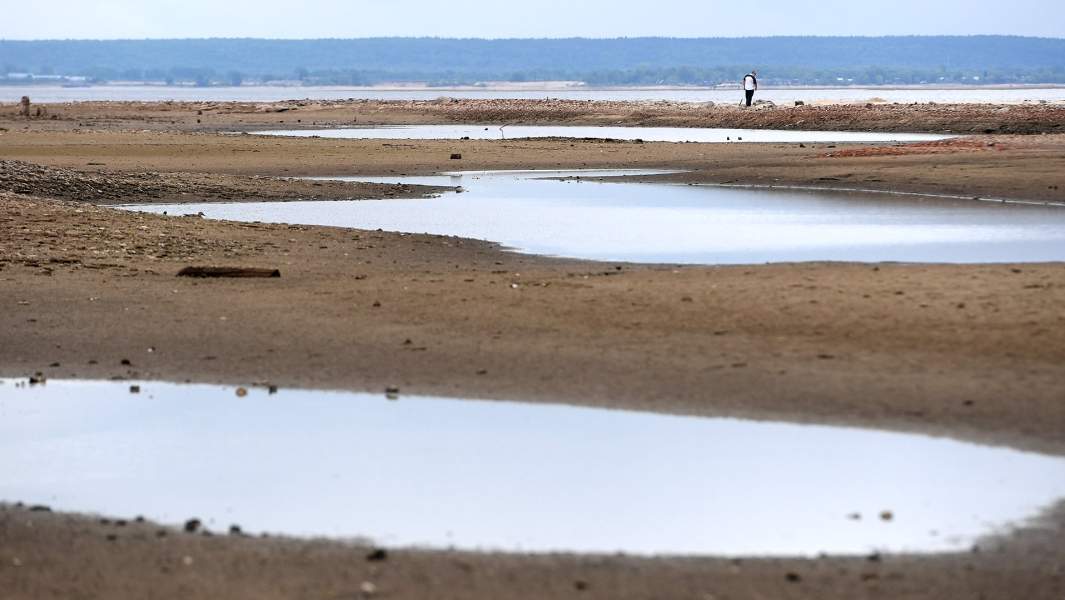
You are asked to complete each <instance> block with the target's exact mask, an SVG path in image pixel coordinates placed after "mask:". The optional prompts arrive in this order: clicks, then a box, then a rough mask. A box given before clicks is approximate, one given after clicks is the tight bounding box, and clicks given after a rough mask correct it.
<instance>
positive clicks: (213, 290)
mask: <svg viewBox="0 0 1065 600" xmlns="http://www.w3.org/2000/svg"><path fill="white" fill-rule="evenodd" d="M271 106H272V108H271V110H276V109H279V108H284V105H271ZM297 108H300V109H301V110H302V109H303V108H305V107H297ZM63 110H66V109H63ZM69 110H70V111H72V114H69V115H66V116H63V117H61V118H59V119H56V120H55V121H52V120H51V119H42V120H30V121H21V120H16V119H7V120H3V121H0V127H3V128H5V129H6V130H7V131H3V132H0V156H2V157H3V158H5V159H12V160H19V161H23V162H29V163H34V164H36V165H39V166H52V167H58V168H61V169H62V170H61V171H58V172H54V171H52V170H49V169H43V170H42V171H40V173H39V175H38V176H37V177H36V180H37V181H38V183H37V184H35V185H36V187H30V188H28V189H22V188H18V192H19V193H15V188H14V187H13V186H9V187H8V188H5V191H4V192H3V194H2V195H0V304H2V306H3V309H4V310H3V311H0V331H3V332H4V333H3V334H2V335H3V338H2V341H3V343H0V375H3V376H11V377H27V376H29V375H32V374H34V373H37V372H40V373H41V374H42V376H43V377H45V378H93V379H110V378H127V379H143V380H169V381H184V380H187V379H188V380H194V381H199V382H217V383H231V384H242V385H248V384H251V383H255V382H261V383H269V384H273V385H278V386H281V387H301V388H336V389H349V390H368V391H382V390H384V389H385V388H386V387H393V386H394V387H398V388H400V389H401V390H403V393H417V394H424V395H441V396H451V397H471V398H485V399H510V400H521V401H526V402H538V401H541V402H565V403H571V404H583V405H590V406H601V407H619V408H628V409H634V410H643V411H655V412H662V413H675V414H689V415H711V416H720V415H732V416H745V417H751V418H756V419H781V420H789V421H797V422H811V423H835V424H855V425H862V426H868V427H876V428H884V429H893V430H900V431H915V432H923V433H931V434H935V435H946V436H950V437H957V438H964V439H968V440H974V441H982V442H992V443H997V444H1006V445H1010V446H1014V447H1017V448H1022V449H1027V450H1036V451H1042V452H1048V453H1053V454H1065V446H1063V443H1062V440H1063V439H1065V435H1063V432H1065V404H1063V403H1062V402H1061V390H1062V389H1063V388H1065V367H1063V365H1065V327H1063V324H1065V315H1063V314H1062V312H1061V310H1060V307H1061V306H1063V305H1065V265H1063V264H1062V263H1040V264H1030V263H1027V264H1024V263H1022V264H993V265H991V264H984V265H936V264H878V265H873V264H860V263H850V264H839V263H799V264H774V265H747V266H730V267H695V266H689V267H677V266H675V265H633V264H625V263H601V262H587V261H579V260H561V259H549V258H544V257H538V256H527V255H518V254H514V253H510V252H506V251H504V250H503V249H501V248H499V247H498V246H496V245H494V244H491V243H487V242H477V241H472V240H465V239H460V238H453V237H444V236H428V235H412V234H399V233H388V232H383V231H381V232H378V231H358V230H351V229H342V228H334V227H323V226H290V225H281V224H262V223H240V224H237V223H228V222H216V221H209V220H205V219H201V218H198V217H175V216H157V215H147V214H133V213H128V212H122V211H117V210H114V209H111V208H107V207H102V206H98V205H97V204H98V203H104V202H113V201H114V198H112V197H111V196H110V195H108V194H100V193H96V192H94V191H93V190H94V189H101V187H100V186H103V185H105V182H108V181H111V182H113V185H114V186H116V187H113V188H106V189H114V190H121V189H124V188H122V187H121V185H126V184H125V183H122V182H127V181H128V180H127V179H126V178H128V177H133V175H131V174H132V173H137V172H152V173H162V174H176V173H194V174H197V175H195V176H193V177H191V178H189V179H188V181H190V182H193V183H194V182H195V181H196V180H197V179H196V178H204V179H203V180H205V181H209V180H210V179H209V178H207V176H208V175H212V174H219V175H224V176H226V177H235V178H240V177H246V176H255V175H258V176H264V177H265V176H279V175H282V176H283V175H360V174H374V175H389V174H396V175H401V174H404V173H405V174H428V173H433V172H437V171H442V170H454V169H456V168H457V167H461V168H463V169H488V168H555V167H564V168H588V167H601V168H626V167H628V168H632V167H638V168H663V169H676V168H682V169H691V170H692V171H693V172H692V173H688V174H684V175H671V176H667V177H669V178H673V180H674V181H681V182H690V183H696V182H699V183H732V184H762V185H812V186H825V187H833V188H847V187H870V188H879V189H897V190H904V191H919V192H935V193H953V194H957V195H967V196H970V197H971V196H981V197H989V196H990V197H1004V198H1012V199H1018V200H1032V201H1061V200H1062V199H1063V198H1062V192H1061V190H1060V189H1059V185H1060V183H1062V182H1061V181H1060V179H1061V173H1063V172H1065V152H1063V148H1065V143H1063V140H1062V136H1060V135H1046V136H994V135H993V136H983V135H981V136H980V137H978V138H966V139H965V140H964V141H952V142H934V143H927V144H918V145H894V144H892V145H886V146H875V145H847V146H843V145H833V144H816V145H807V147H805V148H802V147H799V146H797V145H794V144H766V145H751V146H742V147H741V146H725V145H720V146H716V147H711V146H710V145H701V144H664V143H663V144H636V143H619V142H605V141H587V142H581V141H562V140H540V141H507V142H489V141H479V142H477V141H470V142H455V141H447V142H428V141H424V142H423V141H418V142H414V141H410V142H408V141H389V142H382V141H373V140H321V139H278V138H266V137H258V136H250V135H248V136H245V135H218V134H213V133H209V132H205V131H191V130H192V129H195V127H196V126H197V125H199V126H200V127H203V128H207V127H215V128H217V129H223V128H228V127H231V126H232V125H233V123H232V121H236V120H241V119H243V120H245V121H246V124H247V125H248V126H249V127H251V126H254V127H259V128H261V127H262V126H263V125H264V124H267V123H268V122H269V120H273V121H275V124H276V121H278V120H286V123H285V124H284V126H285V127H286V128H288V127H290V126H291V125H292V124H293V122H294V121H296V120H297V118H300V119H302V118H306V117H304V116H300V117H294V116H292V115H296V114H306V113H300V111H295V112H293V111H291V110H289V111H286V112H281V113H278V112H265V111H264V112H256V111H258V109H257V108H253V109H251V110H250V111H249V112H246V113H240V114H239V116H232V115H231V116H229V117H226V119H228V120H226V121H225V122H223V121H224V120H223V119H222V118H221V117H211V118H217V120H218V122H217V123H214V124H210V123H199V124H197V123H195V120H196V119H197V118H199V119H200V120H201V121H206V120H207V119H205V117H207V112H208V110H205V109H195V110H193V108H192V107H191V106H184V105H172V106H169V107H168V106H148V107H139V108H138V107H135V106H133V105H129V106H118V105H110V106H107V107H102V106H97V105H90V106H77V107H72V108H70V109H69ZM196 110H202V111H203V112H204V114H202V115H196V112H195V111H196ZM335 110H337V111H350V110H351V107H348V106H343V107H340V108H336V109H335ZM406 110H407V109H404V111H401V112H405V111H406ZM410 110H411V111H412V112H411V113H410V114H412V115H413V114H418V115H421V116H420V117H417V118H419V119H424V121H425V122H432V121H434V120H435V119H438V118H439V116H438V115H437V114H436V113H433V112H432V111H428V110H423V111H422V112H417V111H414V109H410ZM1047 110H1049V109H1047ZM77 111H81V112H80V113H79V112H77ZM382 112H385V111H382ZM474 112H476V111H474ZM768 112H769V111H766V112H765V114H768ZM935 113H936V111H935V110H933V114H935ZM53 114H54V113H53ZM75 114H77V116H75ZM336 114H337V118H338V119H339V117H340V116H341V115H342V112H338V113H336ZM396 114H399V112H397V113H396ZM1033 114H1035V113H1033ZM1040 114H1042V113H1040ZM1047 114H1050V113H1047ZM401 116H404V115H401ZM474 116H476V118H477V119H478V120H479V119H483V118H484V115H483V114H475V115H474ZM1031 116H1032V115H1029V117H1031ZM1043 116H1044V117H1045V116H1046V115H1043ZM167 117H173V118H172V119H170V118H167ZM396 118H397V119H398V118H399V117H396ZM471 118H473V117H472V116H471ZM596 118H602V119H604V120H606V119H609V118H611V117H610V116H608V115H606V114H603V115H600V116H599V117H596ZM743 118H747V117H743ZM289 119H291V120H290V121H289ZM171 120H172V121H174V122H173V123H170V121H171ZM382 120H383V119H382ZM410 120H415V117H411V118H410ZM251 121H255V122H254V123H252V122H251ZM959 122H962V120H958V121H952V122H951V123H952V125H951V128H952V129H953V128H955V127H956V124H957V123H959ZM1032 122H1034V123H1036V125H1035V126H1037V127H1039V128H1043V129H1046V128H1048V127H1050V125H1052V124H1053V121H1052V120H1050V119H1049V118H1048V119H1045V120H1039V119H1034V120H1033V121H1032ZM79 123H80V124H79ZM864 124H865V123H864V122H863V125H864ZM1028 126H1029V127H1032V125H1028ZM144 130H149V131H144ZM918 130H919V129H918ZM829 146H836V147H829ZM451 154H461V155H462V158H461V159H456V160H453V159H451V158H450V156H451ZM89 163H103V164H92V165H90V164H89ZM34 168H40V167H34ZM67 169H73V170H76V171H78V172H84V173H85V175H84V176H81V175H78V176H77V177H83V179H79V181H86V182H88V181H90V180H91V181H92V182H94V183H93V184H92V185H88V184H86V186H85V187H83V188H78V189H80V190H81V191H80V192H79V193H78V196H77V198H76V199H70V198H71V196H69V195H67V196H64V195H62V193H60V190H61V189H63V188H62V186H59V187H56V186H53V185H52V183H50V182H52V181H62V178H63V177H74V176H75V175H72V174H70V173H69V172H68V171H67ZM175 177H176V178H177V179H176V180H175V181H185V179H184V178H185V177H186V176H184V175H175ZM159 179H160V180H162V181H170V179H168V177H160V178H159ZM239 181H240V182H243V181H246V180H244V179H239ZM285 181H286V180H284V179H281V180H277V181H276V182H274V183H271V184H270V185H271V186H276V187H275V188H274V189H275V191H276V193H277V194H279V195H283V194H284V193H285V186H287V185H289V184H287V183H285ZM231 182H233V185H234V186H237V182H238V179H234V180H231ZM120 184H121V185H120ZM107 185H109V184H107ZM190 185H192V183H190ZM240 185H244V184H243V183H241V184H240ZM292 185H293V186H297V187H293V188H292V189H293V195H297V194H296V193H295V191H294V190H296V189H303V190H306V187H300V186H307V185H308V184H307V183H306V182H298V183H292ZM245 189H246V188H245ZM338 189H341V188H338ZM343 189H346V190H350V188H343ZM116 193H119V194H120V195H121V193H120V192H116ZM226 193H227V194H229V193H232V194H234V195H236V194H237V193H238V192H237V191H233V192H228V191H227V192H226ZM241 193H243V192H241ZM419 193H420V192H419ZM46 196H60V197H61V198H66V199H54V198H48V197H46ZM131 199H132V198H131ZM190 265H222V266H244V267H261V268H269V269H278V270H280V272H281V277H279V278H270V279H241V280H230V279H225V280H214V279H207V280H196V279H188V278H178V277H175V275H176V273H177V272H178V271H179V270H180V269H181V268H184V267H186V266H190ZM408 340H409V343H408ZM6 393H7V391H6V390H0V396H2V395H4V394H6ZM875 468H876V467H875V465H870V469H875ZM6 500H9V501H12V502H13V501H16V500H19V499H18V498H10V499H6ZM963 508H964V507H959V509H963ZM308 510H313V507H308ZM134 516H135V515H112V517H121V518H125V519H131V518H132V517H134ZM189 516H190V517H192V516H195V515H189ZM1060 520H1061V519H1060V517H1052V516H1051V517H1048V519H1047V521H1046V523H1043V524H1042V525H1039V526H1036V525H1034V524H1033V525H1031V526H1025V527H1024V531H1023V532H1020V533H1018V534H1016V535H1013V536H1007V537H1004V538H1001V539H999V540H997V541H995V542H993V543H989V544H980V548H979V550H978V551H976V552H968V553H964V554H951V555H940V556H931V557H929V556H918V555H908V556H884V557H881V556H876V557H875V558H874V557H858V558H831V559H823V560H815V559H805V560H798V559H795V560H776V559H774V560H757V559H750V560H748V559H744V560H741V561H739V562H733V561H728V560H714V559H691V558H660V559H636V558H624V557H589V556H583V557H582V556H539V557H531V556H523V555H504V554H490V553H489V554H468V553H451V552H444V551H438V552H395V553H391V554H390V555H389V556H390V557H389V559H388V560H386V561H383V562H382V561H380V560H374V561H367V560H366V557H367V555H368V554H369V552H370V551H369V549H368V548H362V547H359V546H357V545H351V544H340V543H333V542H310V541H298V540H260V539H249V538H243V537H238V536H234V537H228V536H212V537H204V536H202V535H185V534H178V533H176V532H174V531H172V530H167V534H166V535H165V536H162V537H158V533H157V529H158V527H156V526H153V525H149V524H127V525H125V527H118V526H117V525H115V524H113V523H109V524H102V523H98V522H96V521H95V520H92V519H88V518H83V517H74V516H65V515H55V514H51V513H45V512H40V511H38V512H30V511H28V510H27V509H26V508H21V509H20V508H15V507H8V508H5V509H4V511H3V512H2V513H0V532H2V535H0V559H2V562H0V589H4V590H5V592H7V591H8V590H13V592H10V593H11V594H12V595H13V597H15V598H46V597H56V598H59V597H69V596H70V595H71V594H73V593H74V591H75V589H76V591H78V592H79V593H84V594H86V595H89V596H93V595H95V596H100V597H104V596H106V597H118V598H122V597H130V598H134V597H143V596H145V595H147V594H148V590H151V591H152V593H155V594H156V595H157V596H160V597H219V596H225V597H245V595H246V597H252V596H254V597H297V596H315V597H318V596H326V597H358V596H361V595H373V594H374V593H378V592H380V594H381V595H382V596H383V595H385V594H386V593H387V594H388V595H389V596H394V597H420V596H424V591H425V589H428V588H430V587H431V588H432V589H433V590H434V593H436V592H439V595H440V596H441V597H465V598H470V597H472V598H479V597H485V598H488V597H500V596H506V597H523V594H524V595H528V596H529V597H543V596H544V595H552V596H561V595H568V594H585V595H591V596H595V595H599V596H602V597H660V596H667V597H692V598H707V597H711V596H713V597H760V596H781V597H817V598H835V597H838V598H852V597H863V596H870V595H880V596H886V597H892V598H942V597H978V596H979V595H980V594H981V593H982V594H984V595H985V596H986V597H1001V598H1008V597H1016V596H1023V597H1032V598H1059V597H1061V595H1062V590H1063V586H1065V583H1063V579H1062V578H1063V572H1062V565H1063V564H1065V563H1063V557H1062V549H1063V547H1065V544H1063V543H1062V533H1061V532H1062V529H1061V526H1060ZM109 536H111V537H113V538H114V539H111V537H109ZM186 557H187V558H188V560H186ZM364 583H368V584H372V587H369V586H364V585H363V584H364ZM367 590H369V591H367ZM708 595H710V596H708Z"/></svg>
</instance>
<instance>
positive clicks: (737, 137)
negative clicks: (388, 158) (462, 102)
mask: <svg viewBox="0 0 1065 600" xmlns="http://www.w3.org/2000/svg"><path fill="white" fill-rule="evenodd" d="M258 133H260V134H263V135H279V136H295V137H323V138H343V139H382V140H459V139H463V138H470V139H474V140H498V139H516V138H542V137H563V138H610V139H615V140H644V141H646V142H702V143H728V142H790V143H796V144H797V143H800V142H806V143H816V142H922V141H934V140H942V139H946V138H949V137H950V136H946V135H936V134H931V133H890V132H888V133H867V132H861V131H785V130H780V129H716V128H697V127H603V126H595V127H583V126H570V125H567V126H548V125H503V126H500V125H393V126H387V127H385V126H383V127H349V128H344V129H295V130H278V131H260V132H258Z"/></svg>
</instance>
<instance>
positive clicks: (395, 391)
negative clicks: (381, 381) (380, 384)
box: [385, 386, 399, 400]
mask: <svg viewBox="0 0 1065 600" xmlns="http://www.w3.org/2000/svg"><path fill="white" fill-rule="evenodd" d="M385 398H388V399H389V400H399V388H398V387H395V386H389V387H386V388H385Z"/></svg>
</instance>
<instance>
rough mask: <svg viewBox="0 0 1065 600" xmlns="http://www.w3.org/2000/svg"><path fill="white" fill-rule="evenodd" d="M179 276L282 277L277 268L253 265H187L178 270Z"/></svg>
mask: <svg viewBox="0 0 1065 600" xmlns="http://www.w3.org/2000/svg"><path fill="white" fill-rule="evenodd" d="M177 276H178V277H281V271H279V270H277V269H256V268H252V267H185V268H184V269H181V270H180V271H178V274H177Z"/></svg>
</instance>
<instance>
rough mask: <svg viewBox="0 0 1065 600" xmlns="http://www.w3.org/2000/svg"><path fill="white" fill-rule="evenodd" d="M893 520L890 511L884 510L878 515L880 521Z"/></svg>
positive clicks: (892, 514)
mask: <svg viewBox="0 0 1065 600" xmlns="http://www.w3.org/2000/svg"><path fill="white" fill-rule="evenodd" d="M894 519H895V513H893V512H891V511H890V510H885V511H883V512H881V513H880V520H881V521H893V520H894Z"/></svg>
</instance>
